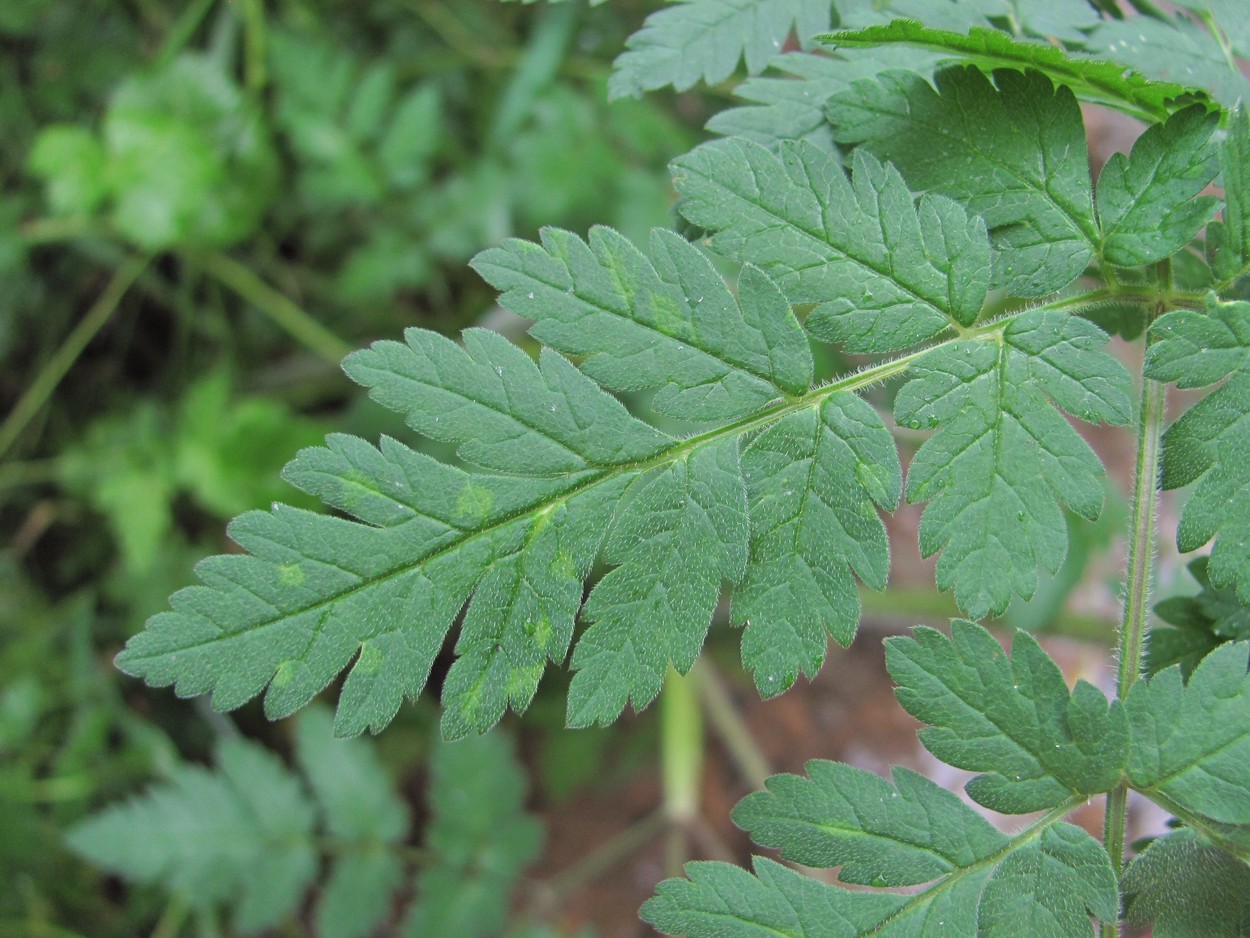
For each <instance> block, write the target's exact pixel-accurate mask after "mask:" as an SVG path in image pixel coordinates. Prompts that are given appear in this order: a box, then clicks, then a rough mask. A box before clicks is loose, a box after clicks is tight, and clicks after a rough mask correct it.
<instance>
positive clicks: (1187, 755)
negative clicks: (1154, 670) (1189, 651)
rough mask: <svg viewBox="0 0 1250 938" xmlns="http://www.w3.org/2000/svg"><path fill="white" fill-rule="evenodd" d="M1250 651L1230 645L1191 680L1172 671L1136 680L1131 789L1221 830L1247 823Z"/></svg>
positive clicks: (1131, 702) (1128, 704) (1131, 708)
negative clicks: (1249, 668) (1249, 658)
mask: <svg viewBox="0 0 1250 938" xmlns="http://www.w3.org/2000/svg"><path fill="white" fill-rule="evenodd" d="M1248 654H1250V644H1248V643H1246V642H1230V643H1228V644H1225V645H1223V646H1221V647H1220V648H1217V649H1216V650H1215V651H1213V652H1212V653H1211V654H1209V655H1208V656H1207V657H1206V658H1205V659H1203V661H1202V663H1201V664H1200V665H1198V667H1197V668H1196V669H1195V670H1194V672H1193V674H1192V675H1190V678H1189V683H1188V684H1185V683H1184V682H1183V681H1182V679H1181V672H1180V669H1179V668H1169V669H1168V670H1166V671H1162V672H1160V673H1159V674H1156V675H1155V676H1154V677H1152V678H1149V679H1148V680H1143V681H1139V682H1138V683H1136V684H1134V685H1133V688H1132V690H1130V691H1129V695H1128V699H1127V700H1126V701H1125V709H1126V710H1127V711H1128V719H1129V731H1130V734H1131V744H1130V748H1129V762H1128V777H1129V781H1130V782H1131V783H1132V785H1133V787H1134V788H1137V789H1138V790H1140V791H1142V792H1143V793H1145V794H1146V795H1148V796H1150V797H1153V798H1156V799H1162V800H1163V803H1164V804H1165V806H1166V805H1173V806H1175V807H1176V808H1177V809H1178V810H1181V811H1186V812H1191V813H1193V814H1198V815H1201V816H1203V817H1206V818H1211V819H1212V820H1214V821H1217V822H1220V823H1223V824H1250V799H1247V798H1246V779H1247V766H1250V674H1247V673H1246V664H1247V655H1248Z"/></svg>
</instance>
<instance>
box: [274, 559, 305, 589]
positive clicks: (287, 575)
mask: <svg viewBox="0 0 1250 938" xmlns="http://www.w3.org/2000/svg"><path fill="white" fill-rule="evenodd" d="M278 579H279V580H280V581H281V583H282V585H283V586H302V585H303V583H304V568H303V567H301V566H300V565H299V564H297V563H284V564H283V565H282V566H280V567H279V568H278Z"/></svg>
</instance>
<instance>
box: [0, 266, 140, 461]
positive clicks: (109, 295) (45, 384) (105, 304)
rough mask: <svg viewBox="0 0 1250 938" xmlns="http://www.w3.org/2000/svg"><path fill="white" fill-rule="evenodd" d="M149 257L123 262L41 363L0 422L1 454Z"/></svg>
mask: <svg viewBox="0 0 1250 938" xmlns="http://www.w3.org/2000/svg"><path fill="white" fill-rule="evenodd" d="M148 260H149V258H147V257H135V258H132V259H130V260H129V261H127V262H126V263H124V264H123V265H122V266H121V268H120V269H118V271H117V273H115V274H114V275H113V279H112V280H110V281H109V282H108V285H107V286H106V287H105V288H104V291H103V292H102V293H101V294H100V297H99V299H97V300H96V301H95V303H93V304H92V306H91V309H89V310H87V315H85V316H83V318H82V319H81V320H79V322H78V325H77V326H75V327H74V329H73V331H71V332H70V334H69V335H68V336H66V338H65V341H64V342H62V343H61V347H60V348H58V349H57V350H56V354H54V355H53V356H52V358H50V359H49V360H48V363H47V364H46V365H44V366H43V370H42V371H40V372H39V374H38V375H36V376H35V380H34V381H32V382H31V385H30V387H29V388H27V389H26V393H25V394H23V395H22V397H21V400H19V401H18V402H17V406H15V407H14V408H13V410H12V411H11V412H10V413H9V416H7V417H6V418H5V419H4V423H3V424H0V456H3V455H4V453H5V452H7V451H8V449H9V447H10V446H12V445H13V443H14V441H15V440H16V439H17V438H18V436H19V435H20V434H21V432H22V431H23V430H25V429H26V425H27V424H29V423H30V421H31V420H32V419H33V418H34V416H35V414H37V413H39V411H40V410H41V409H42V408H43V405H44V404H46V403H47V402H48V398H50V397H51V396H52V393H53V392H54V391H55V390H56V389H57V385H59V384H60V383H61V379H62V378H64V377H65V375H66V373H68V372H69V370H70V368H71V367H73V364H74V362H76V361H78V356H79V355H81V354H82V353H83V350H84V349H86V347H87V346H88V345H89V344H90V343H91V340H92V339H94V338H95V337H96V335H97V334H98V333H99V331H100V330H101V329H103V328H104V324H105V323H107V322H108V321H109V318H110V317H111V316H112V315H113V313H114V312H115V311H116V310H117V307H118V305H119V304H120V303H121V301H122V297H124V296H125V295H126V291H127V290H129V289H130V287H131V284H133V283H134V282H135V280H136V279H137V278H138V276H139V274H141V273H143V269H144V268H145V267H147V265H148Z"/></svg>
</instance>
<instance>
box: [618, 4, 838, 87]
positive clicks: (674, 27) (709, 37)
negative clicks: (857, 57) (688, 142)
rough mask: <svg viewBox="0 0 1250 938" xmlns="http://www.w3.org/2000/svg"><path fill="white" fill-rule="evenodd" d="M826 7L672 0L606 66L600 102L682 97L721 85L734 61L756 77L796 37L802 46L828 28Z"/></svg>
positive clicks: (828, 6) (825, 5) (816, 5)
mask: <svg viewBox="0 0 1250 938" xmlns="http://www.w3.org/2000/svg"><path fill="white" fill-rule="evenodd" d="M830 13H831V4H830V0H674V2H673V3H671V4H670V5H668V6H666V7H663V8H662V9H660V10H657V11H656V12H655V13H652V14H651V15H650V16H648V17H647V21H646V23H644V24H643V27H642V29H640V30H639V31H638V32H636V33H634V35H633V36H631V37H630V38H629V40H628V41H627V42H626V44H625V52H623V53H622V54H621V55H620V56H619V57H618V58H617V60H616V62H615V63H614V64H613V68H612V77H611V78H610V79H609V81H608V95H609V97H612V98H622V97H626V96H627V95H639V94H642V93H643V92H644V91H650V90H652V89H654V88H663V87H665V86H666V85H672V86H673V87H674V88H675V89H676V90H678V91H685V90H686V89H687V88H690V87H692V86H694V85H695V84H696V83H698V82H700V81H702V82H706V83H708V84H715V83H717V82H721V81H724V80H725V79H726V78H728V77H729V76H730V75H731V74H733V72H734V69H736V68H737V67H738V62H739V61H740V60H742V59H745V60H746V66H747V71H748V72H749V73H750V74H752V75H754V74H755V73H757V72H760V71H763V69H764V68H765V66H767V65H768V62H769V60H770V59H771V58H772V57H773V56H774V55H776V54H777V52H778V51H780V49H781V45H782V43H783V42H785V40H786V38H787V37H788V36H789V35H790V32H791V30H793V31H794V32H796V33H797V34H798V36H799V39H800V40H801V41H802V40H806V39H807V38H808V37H810V36H813V35H815V34H816V33H818V32H820V31H821V30H824V29H828V28H829V25H830Z"/></svg>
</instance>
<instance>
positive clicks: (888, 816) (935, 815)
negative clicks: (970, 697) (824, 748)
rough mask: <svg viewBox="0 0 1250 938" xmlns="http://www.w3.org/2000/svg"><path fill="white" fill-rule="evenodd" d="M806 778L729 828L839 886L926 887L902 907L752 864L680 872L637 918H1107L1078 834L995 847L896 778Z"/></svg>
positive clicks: (751, 928) (978, 827) (945, 925)
mask: <svg viewBox="0 0 1250 938" xmlns="http://www.w3.org/2000/svg"><path fill="white" fill-rule="evenodd" d="M808 768H809V770H812V778H811V779H810V780H808V779H803V778H799V777H797V776H776V777H774V778H772V779H770V780H769V791H768V793H757V794H754V795H751V796H749V797H748V798H747V799H746V800H745V801H743V802H742V804H741V805H740V806H739V808H738V810H737V811H736V812H735V819H736V820H738V822H739V823H742V824H745V825H746V826H747V827H748V829H749V830H750V832H751V834H752V836H753V837H755V838H757V839H760V840H762V842H763V843H764V844H765V845H769V846H776V847H779V848H780V849H781V852H782V855H783V856H787V857H790V858H793V859H795V860H797V861H798V862H803V863H809V864H813V863H814V864H818V865H821V866H830V865H838V864H840V865H841V870H840V873H839V878H840V879H841V881H842V882H847V883H855V884H871V885H877V886H885V885H890V886H893V885H898V884H900V883H920V882H931V883H932V885H930V886H929V887H927V888H926V889H923V890H920V891H918V892H913V893H910V894H906V895H899V894H896V893H880V892H869V891H860V890H855V891H850V890H846V889H842V888H839V887H838V886H836V885H826V884H824V883H820V882H817V881H815V880H812V879H808V878H806V877H804V876H802V875H800V874H799V873H795V872H792V871H790V870H788V869H786V868H785V867H783V866H781V865H780V864H777V863H774V862H772V861H770V860H765V859H762V858H758V857H757V858H756V860H755V875H754V876H752V875H751V874H749V873H748V872H747V871H745V870H741V869H738V868H737V867H734V866H730V865H729V864H725V863H690V864H688V865H687V866H686V874H687V876H689V879H688V880H677V879H670V880H666V881H664V882H662V883H660V885H659V886H658V887H657V889H656V896H655V897H654V898H652V899H651V900H649V901H648V902H647V903H646V905H644V906H643V907H642V912H641V915H642V917H643V918H644V919H645V920H646V921H648V922H650V923H651V924H652V925H654V926H655V927H656V928H658V929H659V930H660V931H662V932H664V933H665V934H670V935H676V934H683V935H686V936H687V938H766V936H776V935H785V936H788V938H860V936H869V935H873V936H879V938H938V936H947V935H978V936H980V935H984V936H989V938H1018V936H1020V935H1030V936H1042V938H1089V935H1090V932H1091V927H1090V914H1091V913H1092V914H1094V915H1095V916H1097V917H1098V918H1100V919H1103V920H1106V921H1115V919H1116V916H1117V913H1118V910H1119V895H1118V891H1117V888H1116V877H1115V873H1114V871H1113V870H1112V867H1111V861H1110V858H1109V857H1108V856H1107V853H1106V851H1105V850H1103V848H1102V846H1101V845H1100V844H1099V843H1098V842H1097V841H1096V840H1094V839H1093V838H1092V837H1090V835H1089V834H1087V833H1085V832H1084V831H1082V830H1081V829H1080V828H1077V827H1073V826H1071V825H1069V824H1057V823H1055V820H1056V819H1055V818H1053V817H1052V818H1047V819H1044V820H1043V821H1042V822H1041V823H1040V824H1039V825H1035V826H1033V827H1031V828H1027V829H1026V830H1025V831H1023V832H1021V833H1020V834H1018V835H1016V836H1015V837H1013V838H1008V837H1006V836H1004V835H1003V834H1000V833H999V832H997V831H996V830H994V829H993V828H992V827H990V825H989V824H988V823H987V822H986V821H985V820H984V819H982V818H981V817H980V816H978V815H977V814H976V812H975V811H973V810H972V809H971V808H969V807H967V806H966V805H964V804H963V803H962V802H960V800H959V799H958V798H957V797H956V796H955V795H953V794H951V793H950V792H948V791H946V790H944V789H942V788H941V787H939V786H938V785H935V784H934V783H932V782H930V781H928V780H926V779H924V778H923V777H921V776H919V775H917V774H915V773H912V772H909V771H907V770H905V769H895V770H894V777H895V780H896V784H895V785H891V784H890V783H888V782H886V781H885V780H883V779H881V778H878V777H877V776H875V775H872V774H871V773H869V772H865V771H864V770H862V769H855V768H852V767H850V766H841V765H836V764H834V763H826V762H813V763H810V764H809V766H808ZM896 786H897V787H896Z"/></svg>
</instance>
